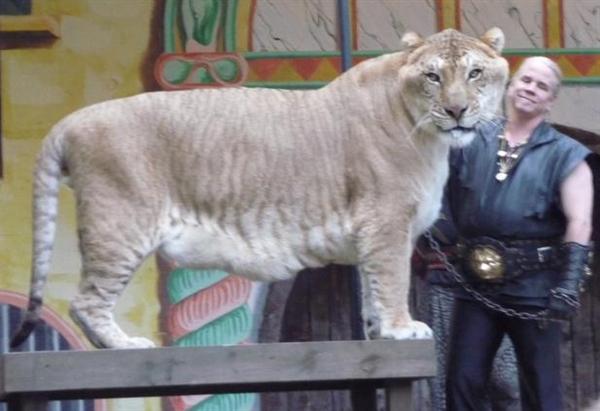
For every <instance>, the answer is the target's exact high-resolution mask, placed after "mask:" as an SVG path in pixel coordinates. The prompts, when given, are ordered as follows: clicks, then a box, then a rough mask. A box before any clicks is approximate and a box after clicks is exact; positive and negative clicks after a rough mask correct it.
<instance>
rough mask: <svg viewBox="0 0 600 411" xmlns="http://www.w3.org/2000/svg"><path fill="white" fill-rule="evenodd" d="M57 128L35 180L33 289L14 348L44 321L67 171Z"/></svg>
mask: <svg viewBox="0 0 600 411" xmlns="http://www.w3.org/2000/svg"><path fill="white" fill-rule="evenodd" d="M62 135H63V134H62V132H60V131H59V130H58V128H55V129H53V130H52V131H51V132H50V134H49V135H48V136H47V137H46V139H45V140H44V142H43V145H42V150H41V152H40V154H39V156H38V159H37V164H36V167H35V173H34V182H33V250H32V251H33V255H32V259H31V288H30V291H29V305H28V307H27V311H26V312H25V316H24V318H23V322H22V323H21V325H20V326H19V329H18V330H17V332H16V333H15V335H14V336H13V337H12V340H11V342H10V346H11V347H12V348H14V347H18V346H19V345H21V344H22V343H23V342H24V341H25V340H26V339H27V337H29V335H30V334H31V332H32V331H33V330H34V328H35V326H36V325H37V323H38V322H39V320H40V316H41V310H42V301H43V298H42V297H43V290H44V285H45V284H46V280H47V279H48V271H49V270H50V262H51V259H52V248H53V246H54V237H55V233H56V218H57V215H58V192H59V188H60V182H61V178H62V174H63V148H62V143H63V138H62Z"/></svg>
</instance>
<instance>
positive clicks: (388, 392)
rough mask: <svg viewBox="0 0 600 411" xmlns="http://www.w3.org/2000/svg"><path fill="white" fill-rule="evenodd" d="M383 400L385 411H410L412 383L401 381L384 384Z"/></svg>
mask: <svg viewBox="0 0 600 411" xmlns="http://www.w3.org/2000/svg"><path fill="white" fill-rule="evenodd" d="M385 399H386V407H387V408H386V409H387V411H411V410H412V381H410V380H402V381H394V382H388V383H386V387H385Z"/></svg>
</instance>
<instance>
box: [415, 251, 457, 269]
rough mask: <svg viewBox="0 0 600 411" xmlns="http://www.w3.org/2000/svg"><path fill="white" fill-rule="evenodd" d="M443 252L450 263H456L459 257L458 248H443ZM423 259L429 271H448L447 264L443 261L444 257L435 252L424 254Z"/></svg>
mask: <svg viewBox="0 0 600 411" xmlns="http://www.w3.org/2000/svg"><path fill="white" fill-rule="evenodd" d="M441 251H442V254H443V255H444V256H445V257H446V259H447V260H448V261H450V262H451V263H453V262H455V261H456V258H457V257H458V247H456V246H442V247H441ZM421 258H422V259H423V262H424V263H425V266H426V267H427V270H445V269H446V264H445V263H444V261H443V260H442V257H441V256H440V255H439V254H438V253H436V252H434V251H428V252H426V253H423V254H422V255H421Z"/></svg>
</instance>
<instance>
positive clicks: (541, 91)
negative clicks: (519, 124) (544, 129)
mask: <svg viewBox="0 0 600 411" xmlns="http://www.w3.org/2000/svg"><path fill="white" fill-rule="evenodd" d="M561 81H562V72H561V70H560V67H558V65H557V64H556V63H555V62H554V61H552V60H550V59H549V58H547V57H542V56H536V57H529V58H527V59H525V60H524V61H523V63H522V64H521V66H520V67H519V69H518V70H517V72H516V73H515V75H514V76H513V78H512V80H511V81H510V84H509V87H508V91H507V93H506V104H507V111H508V112H509V113H511V112H512V113H514V114H517V115H520V116H525V117H538V116H544V115H545V114H546V113H547V112H548V111H550V107H551V105H552V103H553V102H554V100H555V99H556V96H557V95H558V90H559V89H560V83H561Z"/></svg>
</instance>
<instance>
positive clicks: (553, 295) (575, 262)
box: [548, 242, 589, 319]
mask: <svg viewBox="0 0 600 411" xmlns="http://www.w3.org/2000/svg"><path fill="white" fill-rule="evenodd" d="M560 251H561V253H560V254H561V257H562V264H563V269H562V272H561V277H560V280H559V282H558V284H556V286H555V287H554V288H552V289H551V290H550V296H549V299H548V309H549V310H550V315H551V316H553V317H558V318H565V319H566V318H569V317H572V316H573V315H574V314H575V312H577V310H578V309H579V306H580V303H579V291H580V289H581V287H582V285H583V283H584V281H585V277H586V265H587V261H588V254H589V247H588V246H587V245H583V244H578V243H575V242H569V243H564V244H563V245H562V246H561V248H560Z"/></svg>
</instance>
